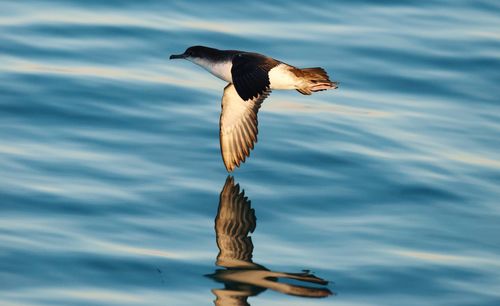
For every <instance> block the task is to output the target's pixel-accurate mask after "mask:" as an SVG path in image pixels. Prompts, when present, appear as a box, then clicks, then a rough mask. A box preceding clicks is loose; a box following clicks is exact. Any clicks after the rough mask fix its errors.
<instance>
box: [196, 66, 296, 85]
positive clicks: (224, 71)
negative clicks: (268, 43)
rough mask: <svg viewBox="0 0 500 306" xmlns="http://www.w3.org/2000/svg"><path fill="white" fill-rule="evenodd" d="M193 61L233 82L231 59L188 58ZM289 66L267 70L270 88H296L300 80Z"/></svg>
mask: <svg viewBox="0 0 500 306" xmlns="http://www.w3.org/2000/svg"><path fill="white" fill-rule="evenodd" d="M188 60H190V61H192V62H193V63H195V64H197V65H199V66H201V67H203V68H204V69H206V70H207V71H208V72H210V73H211V74H213V75H215V76H216V77H218V78H219V79H221V80H224V81H226V82H228V83H232V82H233V78H232V76H231V68H232V66H233V64H232V63H231V61H226V62H212V61H208V60H206V59H203V58H188ZM290 68H291V67H290V66H289V65H287V64H284V63H281V64H279V65H277V66H276V67H274V68H272V69H271V70H269V82H270V87H271V89H272V90H273V89H297V88H299V87H300V85H301V82H300V79H298V78H297V77H296V76H295V74H293V72H291V71H290Z"/></svg>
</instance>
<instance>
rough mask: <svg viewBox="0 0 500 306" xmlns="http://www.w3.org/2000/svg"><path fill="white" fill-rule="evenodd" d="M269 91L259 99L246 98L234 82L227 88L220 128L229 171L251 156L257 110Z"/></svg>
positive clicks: (223, 152) (255, 140)
mask: <svg viewBox="0 0 500 306" xmlns="http://www.w3.org/2000/svg"><path fill="white" fill-rule="evenodd" d="M270 93H271V91H270V90H269V89H266V90H265V91H264V92H263V93H262V94H260V95H258V96H257V97H256V98H253V99H251V100H248V101H244V100H243V99H242V98H241V97H240V96H239V95H238V93H237V92H236V89H235V86H234V85H233V84H231V83H230V84H228V85H227V86H226V87H225V88H224V94H223V95H222V113H221V115H220V124H219V129H220V149H221V153H222V159H223V160H224V165H225V166H226V169H227V171H233V169H234V168H235V167H239V166H240V163H242V162H244V161H245V159H246V157H247V156H250V150H252V149H253V147H254V143H256V142H257V133H258V129H257V112H258V111H259V108H260V105H261V104H262V102H263V101H264V99H265V98H266V97H267V96H268V95H269V94H270Z"/></svg>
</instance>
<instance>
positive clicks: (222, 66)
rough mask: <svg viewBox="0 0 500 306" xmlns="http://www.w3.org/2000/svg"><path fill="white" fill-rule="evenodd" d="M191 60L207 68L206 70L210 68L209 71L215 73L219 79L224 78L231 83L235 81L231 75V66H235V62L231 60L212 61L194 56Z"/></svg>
mask: <svg viewBox="0 0 500 306" xmlns="http://www.w3.org/2000/svg"><path fill="white" fill-rule="evenodd" d="M191 61H192V62H193V63H195V64H197V65H199V66H201V67H203V68H205V69H206V70H208V72H210V73H211V74H213V75H215V76H216V77H218V78H219V79H222V80H224V81H226V82H229V83H232V82H233V78H232V76H231V68H232V66H233V63H232V62H231V61H224V62H212V61H208V60H206V59H203V58H194V59H192V60H191Z"/></svg>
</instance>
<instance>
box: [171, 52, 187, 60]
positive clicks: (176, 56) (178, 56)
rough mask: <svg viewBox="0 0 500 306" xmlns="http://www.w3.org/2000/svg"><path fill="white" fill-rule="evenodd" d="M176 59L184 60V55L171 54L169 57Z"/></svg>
mask: <svg viewBox="0 0 500 306" xmlns="http://www.w3.org/2000/svg"><path fill="white" fill-rule="evenodd" d="M176 58H186V54H184V53H183V54H172V55H170V59H176Z"/></svg>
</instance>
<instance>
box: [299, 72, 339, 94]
mask: <svg viewBox="0 0 500 306" xmlns="http://www.w3.org/2000/svg"><path fill="white" fill-rule="evenodd" d="M295 73H296V74H297V76H299V77H300V78H301V79H302V82H301V87H299V88H297V91H298V92H300V93H301V94H303V95H310V94H312V93H313V92H316V91H322V90H327V89H332V88H333V89H337V87H338V83H337V82H332V81H330V78H329V77H328V74H327V73H326V71H325V70H324V69H323V68H320V67H314V68H303V69H297V70H296V71H295Z"/></svg>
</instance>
